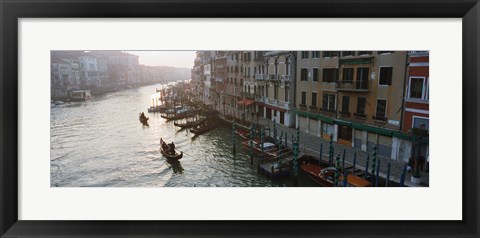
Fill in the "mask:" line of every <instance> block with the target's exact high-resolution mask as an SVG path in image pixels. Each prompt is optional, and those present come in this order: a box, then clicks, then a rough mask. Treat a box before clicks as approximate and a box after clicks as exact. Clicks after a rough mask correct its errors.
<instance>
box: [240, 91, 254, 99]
mask: <svg viewBox="0 0 480 238" xmlns="http://www.w3.org/2000/svg"><path fill="white" fill-rule="evenodd" d="M242 97H244V98H255V94H253V93H247V92H242Z"/></svg>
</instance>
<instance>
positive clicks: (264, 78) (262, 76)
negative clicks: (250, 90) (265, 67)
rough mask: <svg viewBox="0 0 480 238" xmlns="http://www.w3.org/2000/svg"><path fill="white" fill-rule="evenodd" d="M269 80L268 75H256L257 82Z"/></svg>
mask: <svg viewBox="0 0 480 238" xmlns="http://www.w3.org/2000/svg"><path fill="white" fill-rule="evenodd" d="M267 78H268V75H266V74H256V75H255V80H266V79H267Z"/></svg>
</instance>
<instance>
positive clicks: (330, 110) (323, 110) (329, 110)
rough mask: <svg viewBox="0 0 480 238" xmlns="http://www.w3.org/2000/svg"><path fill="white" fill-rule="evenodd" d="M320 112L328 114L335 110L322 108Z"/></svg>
mask: <svg viewBox="0 0 480 238" xmlns="http://www.w3.org/2000/svg"><path fill="white" fill-rule="evenodd" d="M320 110H321V111H322V112H328V113H335V112H336V111H335V109H330V108H324V107H322V108H321V109H320Z"/></svg>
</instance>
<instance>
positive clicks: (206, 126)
mask: <svg viewBox="0 0 480 238" xmlns="http://www.w3.org/2000/svg"><path fill="white" fill-rule="evenodd" d="M213 128H215V126H214V125H213V124H211V123H208V122H207V121H206V123H203V124H199V125H197V126H196V127H194V128H192V129H190V132H191V133H193V134H195V135H201V134H204V133H206V132H209V131H210V130H212V129H213Z"/></svg>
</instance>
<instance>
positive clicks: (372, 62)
mask: <svg viewBox="0 0 480 238" xmlns="http://www.w3.org/2000/svg"><path fill="white" fill-rule="evenodd" d="M406 57H407V53H406V52H405V51H396V52H394V51H299V52H297V67H296V107H297V109H296V125H297V126H299V127H300V129H301V130H302V131H305V132H307V133H310V134H313V135H316V136H319V137H320V136H321V137H323V138H324V139H329V137H330V135H333V140H334V141H335V142H337V143H340V144H344V145H349V146H352V147H354V148H358V149H361V150H363V151H372V150H373V146H374V145H378V153H379V154H380V155H383V156H387V157H392V158H393V157H395V158H394V159H396V157H397V156H398V153H394V152H396V151H397V149H398V148H397V145H396V144H397V143H396V139H395V136H394V134H395V133H394V132H397V131H399V130H400V122H401V120H402V113H403V107H402V98H403V94H404V91H403V90H404V81H405V70H406V62H407V61H406ZM401 157H404V156H403V155H401ZM402 159H403V158H402Z"/></svg>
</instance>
